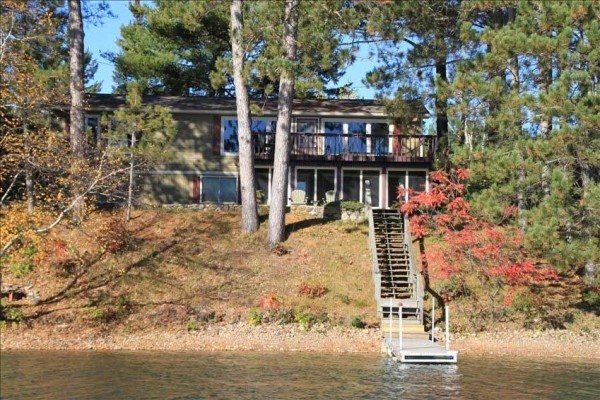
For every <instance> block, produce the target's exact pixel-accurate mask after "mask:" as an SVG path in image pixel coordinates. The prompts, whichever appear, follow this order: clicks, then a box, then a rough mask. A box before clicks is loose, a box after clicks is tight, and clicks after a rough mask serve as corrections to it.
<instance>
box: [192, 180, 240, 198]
mask: <svg viewBox="0 0 600 400" xmlns="http://www.w3.org/2000/svg"><path fill="white" fill-rule="evenodd" d="M205 178H208V179H215V178H216V179H219V193H218V194H217V198H218V200H219V201H217V202H212V201H205V200H204V179H205ZM221 179H234V180H235V201H233V202H222V201H220V200H221V195H220V193H221V186H220V185H221ZM239 196H240V193H239V176H238V175H235V174H227V173H213V174H201V175H200V201H199V203H200V204H238V203H239V201H238V199H239Z"/></svg>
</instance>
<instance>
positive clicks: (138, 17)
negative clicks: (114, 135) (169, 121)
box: [105, 0, 233, 96]
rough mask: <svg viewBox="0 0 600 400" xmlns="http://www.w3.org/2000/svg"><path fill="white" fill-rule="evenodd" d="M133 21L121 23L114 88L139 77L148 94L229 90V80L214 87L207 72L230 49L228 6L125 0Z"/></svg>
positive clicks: (211, 93)
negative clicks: (152, 3) (147, 3)
mask: <svg viewBox="0 0 600 400" xmlns="http://www.w3.org/2000/svg"><path fill="white" fill-rule="evenodd" d="M130 9H131V12H132V13H133V16H134V21H132V22H131V23H130V24H129V25H126V26H123V27H122V28H121V36H122V39H120V40H119V42H118V44H119V46H120V48H121V51H120V53H118V54H111V53H109V54H106V55H105V56H106V57H107V58H109V59H110V60H111V61H113V62H114V63H115V82H116V83H117V87H116V88H115V89H116V90H117V91H118V92H124V91H125V88H126V83H127V82H130V81H138V82H143V83H144V84H145V86H146V92H147V93H148V94H162V95H178V96H188V95H209V96H216V95H230V96H231V95H232V94H233V92H232V87H231V85H230V82H227V84H225V85H222V86H221V87H219V88H217V89H213V87H212V86H211V82H210V78H209V73H210V72H211V71H213V70H214V69H215V68H216V66H215V64H216V62H217V59H218V57H220V56H223V55H224V54H228V53H229V52H230V51H231V48H230V45H229V16H228V11H229V10H228V7H227V6H226V5H225V4H223V3H222V2H213V1H167V0H156V1H155V2H154V5H153V6H149V5H146V4H140V2H139V1H136V2H134V3H132V4H131V5H130Z"/></svg>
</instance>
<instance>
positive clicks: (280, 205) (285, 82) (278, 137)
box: [268, 0, 300, 248]
mask: <svg viewBox="0 0 600 400" xmlns="http://www.w3.org/2000/svg"><path fill="white" fill-rule="evenodd" d="M299 11H300V10H299V0H286V2H285V12H284V20H283V25H284V34H283V47H284V49H285V61H286V62H287V65H283V66H282V68H281V75H280V79H279V83H280V84H279V99H278V104H277V129H276V132H275V160H274V168H273V183H272V192H273V196H272V198H271V205H270V208H269V238H268V245H269V247H270V248H272V247H274V246H275V245H277V244H278V243H280V242H283V241H284V240H285V207H286V204H287V196H286V193H287V183H288V180H287V176H288V168H289V164H290V149H291V142H292V141H291V133H290V131H291V126H292V106H293V101H294V86H295V76H294V68H293V66H294V63H295V62H296V57H297V56H298V54H297V47H296V41H297V35H298V13H299Z"/></svg>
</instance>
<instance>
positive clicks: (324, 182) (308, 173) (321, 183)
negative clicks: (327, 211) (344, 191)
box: [296, 168, 336, 204]
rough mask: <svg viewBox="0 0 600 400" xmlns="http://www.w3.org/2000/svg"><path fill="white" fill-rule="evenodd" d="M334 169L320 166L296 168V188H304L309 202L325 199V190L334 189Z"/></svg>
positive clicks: (318, 201) (314, 202)
mask: <svg viewBox="0 0 600 400" xmlns="http://www.w3.org/2000/svg"><path fill="white" fill-rule="evenodd" d="M335 185H336V182H335V170H334V169H325V168H323V169H320V168H298V169H297V170H296V189H299V190H304V192H306V197H307V198H308V201H309V203H312V204H316V203H320V202H323V201H325V192H328V191H332V190H333V191H335Z"/></svg>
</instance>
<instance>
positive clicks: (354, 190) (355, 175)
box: [342, 170, 360, 201]
mask: <svg viewBox="0 0 600 400" xmlns="http://www.w3.org/2000/svg"><path fill="white" fill-rule="evenodd" d="M342 174H343V178H342V187H343V190H342V198H343V199H344V200H346V201H360V171H359V170H355V171H352V170H344V171H343V173H342Z"/></svg>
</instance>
